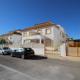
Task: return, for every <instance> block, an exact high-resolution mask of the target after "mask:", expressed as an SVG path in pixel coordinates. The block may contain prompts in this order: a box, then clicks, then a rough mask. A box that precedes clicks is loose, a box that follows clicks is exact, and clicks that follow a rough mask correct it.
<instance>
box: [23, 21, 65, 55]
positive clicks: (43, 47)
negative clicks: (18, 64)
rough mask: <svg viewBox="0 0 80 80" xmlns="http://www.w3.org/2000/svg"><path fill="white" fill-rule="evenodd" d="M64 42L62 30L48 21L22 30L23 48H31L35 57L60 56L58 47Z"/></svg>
mask: <svg viewBox="0 0 80 80" xmlns="http://www.w3.org/2000/svg"><path fill="white" fill-rule="evenodd" d="M66 40H67V35H66V33H65V31H64V29H63V28H62V27H61V26H60V25H57V24H54V23H52V22H50V21H49V22H44V23H40V24H36V25H34V26H32V27H29V28H25V29H24V30H22V45H23V47H32V48H33V49H34V50H35V54H36V55H45V56H48V55H50V56H53V55H60V53H59V48H60V45H61V44H62V43H65V42H66Z"/></svg>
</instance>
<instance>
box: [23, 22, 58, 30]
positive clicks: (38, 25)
mask: <svg viewBox="0 0 80 80" xmlns="http://www.w3.org/2000/svg"><path fill="white" fill-rule="evenodd" d="M53 25H55V26H56V24H53V23H52V22H50V21H49V22H45V23H41V24H36V25H34V26H32V27H29V28H25V29H23V30H22V31H26V30H34V29H39V28H44V27H50V26H53ZM56 27H57V28H59V27H58V26H56Z"/></svg>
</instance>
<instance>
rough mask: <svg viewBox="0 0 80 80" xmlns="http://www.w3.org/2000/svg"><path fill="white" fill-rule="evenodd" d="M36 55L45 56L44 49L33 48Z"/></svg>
mask: <svg viewBox="0 0 80 80" xmlns="http://www.w3.org/2000/svg"><path fill="white" fill-rule="evenodd" d="M33 50H34V52H35V55H40V56H44V48H43V47H42V48H33Z"/></svg>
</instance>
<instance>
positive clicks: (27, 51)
mask: <svg viewBox="0 0 80 80" xmlns="http://www.w3.org/2000/svg"><path fill="white" fill-rule="evenodd" d="M33 55H34V50H33V49H32V48H16V49H13V50H12V52H11V56H12V57H20V58H23V59H25V58H28V57H31V56H33Z"/></svg>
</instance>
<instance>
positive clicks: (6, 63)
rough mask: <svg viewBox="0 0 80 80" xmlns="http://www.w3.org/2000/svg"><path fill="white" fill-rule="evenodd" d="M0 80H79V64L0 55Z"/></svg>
mask: <svg viewBox="0 0 80 80" xmlns="http://www.w3.org/2000/svg"><path fill="white" fill-rule="evenodd" d="M0 80H80V62H72V61H67V60H57V59H46V58H39V57H38V58H37V57H35V58H30V59H25V60H23V59H20V58H13V57H10V56H2V55H0Z"/></svg>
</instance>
